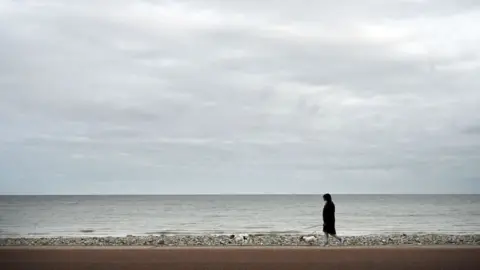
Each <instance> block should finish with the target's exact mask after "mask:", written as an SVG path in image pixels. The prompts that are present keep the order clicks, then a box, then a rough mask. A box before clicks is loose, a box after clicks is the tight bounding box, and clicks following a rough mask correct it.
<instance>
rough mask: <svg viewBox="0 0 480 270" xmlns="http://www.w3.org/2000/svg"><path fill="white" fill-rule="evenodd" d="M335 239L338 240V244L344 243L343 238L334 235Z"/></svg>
mask: <svg viewBox="0 0 480 270" xmlns="http://www.w3.org/2000/svg"><path fill="white" fill-rule="evenodd" d="M332 236H333V238H335V239H337V240H338V242H340V243H343V241H342V238H340V237H338V236H337V235H336V234H332Z"/></svg>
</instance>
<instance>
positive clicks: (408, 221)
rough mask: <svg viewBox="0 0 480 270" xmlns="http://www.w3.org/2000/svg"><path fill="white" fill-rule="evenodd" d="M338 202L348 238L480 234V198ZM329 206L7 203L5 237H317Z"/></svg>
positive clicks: (229, 199) (69, 200) (2, 201)
mask: <svg viewBox="0 0 480 270" xmlns="http://www.w3.org/2000/svg"><path fill="white" fill-rule="evenodd" d="M334 201H335V204H336V208H337V231H338V233H339V234H340V235H365V234H385V233H447V234H466V233H480V195H337V196H334ZM322 207H323V202H322V198H321V196H320V195H202V196H194V195H192V196H189V195H188V196H187V195H185V196H164V195H162V196H0V236H1V237H7V236H31V237H33V236H85V235H90V236H107V235H109V236H125V235H127V234H132V235H146V234H160V233H166V234H186V233H188V234H204V233H208V234H209V233H212V234H217V233H218V234H221V233H232V232H246V233H311V232H313V231H318V230H321V227H320V225H321V224H322V220H321V219H322V218H321V211H322ZM85 230H88V231H89V232H85ZM82 231H83V232H82Z"/></svg>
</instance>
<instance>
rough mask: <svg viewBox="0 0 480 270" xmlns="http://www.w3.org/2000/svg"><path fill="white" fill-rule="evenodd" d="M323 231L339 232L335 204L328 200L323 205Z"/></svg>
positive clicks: (329, 232)
mask: <svg viewBox="0 0 480 270" xmlns="http://www.w3.org/2000/svg"><path fill="white" fill-rule="evenodd" d="M323 232H325V233H328V234H337V232H336V230H335V204H334V203H333V202H327V203H326V204H325V206H324V207H323Z"/></svg>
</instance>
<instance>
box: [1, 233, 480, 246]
mask: <svg viewBox="0 0 480 270" xmlns="http://www.w3.org/2000/svg"><path fill="white" fill-rule="evenodd" d="M309 235H310V236H311V235H312V234H309ZM301 236H308V235H300V234H295V235H289V234H261V235H258V234H257V235H248V234H237V235H233V236H230V235H149V236H133V235H128V236H124V237H113V236H111V237H95V236H91V237H0V247H14V246H20V247H21V246H54V247H55V246H59V247H61V246H65V247H72V246H99V247H142V246H145V247H236V246H237V247H238V246H248V247H263V246H267V247H268V246H269V247H301V246H319V245H323V244H324V237H323V235H316V236H317V237H316V238H311V239H309V241H302V240H301ZM342 238H343V240H344V243H343V244H340V243H338V242H337V241H336V240H335V239H330V245H329V246H343V247H373V246H377V247H387V246H480V234H468V235H464V234H462V235H443V234H411V235H407V234H395V235H365V236H345V237H342Z"/></svg>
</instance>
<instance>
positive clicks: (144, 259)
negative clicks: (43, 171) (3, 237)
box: [0, 247, 480, 270]
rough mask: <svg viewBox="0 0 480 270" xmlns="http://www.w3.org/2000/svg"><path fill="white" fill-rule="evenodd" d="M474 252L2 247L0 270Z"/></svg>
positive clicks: (357, 262) (460, 257)
mask: <svg viewBox="0 0 480 270" xmlns="http://www.w3.org/2000/svg"><path fill="white" fill-rule="evenodd" d="M479 265H480V247H378V248H367V247H365V248H363V247H329V248H319V247H298V248H296V247H285V248H282V247H276V248H274V247H226V248H176V247H173V248H171V247H150V248H148V247H147V248H128V247H127V248H122V247H119V248H111V247H95V248H88V247H78V248H75V247H74V248H70V247H53V248H52V247H47V248H38V247H37V248H28V247H3V248H0V269H5V270H7V269H8V270H10V269H12V270H16V269H22V270H23V269H36V270H43V269H45V270H46V269H49V270H50V269H71V270H80V269H91V270H93V269H98V270H100V269H102V270H107V269H108V270H110V269H118V270H147V269H172V270H174V269H186V270H188V269H252V270H256V269H259V270H260V269H262V270H264V269H276V270H285V269H315V270H318V269H329V270H333V269H352V270H353V269H355V270H362V269H389V270H396V269H478V268H476V267H478V266H479Z"/></svg>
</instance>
